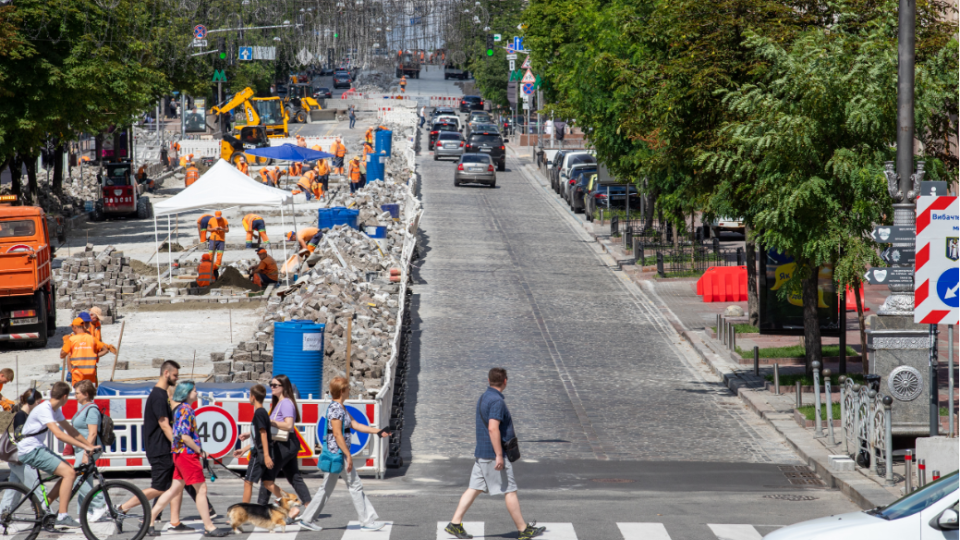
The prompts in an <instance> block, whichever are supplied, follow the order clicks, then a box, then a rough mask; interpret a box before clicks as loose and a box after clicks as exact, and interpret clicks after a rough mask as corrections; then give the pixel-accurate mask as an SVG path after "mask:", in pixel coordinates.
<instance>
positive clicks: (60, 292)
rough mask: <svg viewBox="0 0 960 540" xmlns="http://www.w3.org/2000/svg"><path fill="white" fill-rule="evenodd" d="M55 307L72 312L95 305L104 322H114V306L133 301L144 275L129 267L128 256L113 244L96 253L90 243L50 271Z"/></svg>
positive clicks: (85, 309)
mask: <svg viewBox="0 0 960 540" xmlns="http://www.w3.org/2000/svg"><path fill="white" fill-rule="evenodd" d="M53 279H54V284H55V287H56V291H57V307H58V308H64V309H71V310H72V311H73V313H74V316H75V315H76V314H78V313H80V312H81V311H87V310H89V309H90V308H92V307H94V306H97V307H99V308H100V309H101V311H102V312H103V314H104V319H105V320H104V323H105V324H110V323H111V322H113V317H114V316H115V315H116V312H117V308H119V307H120V306H122V305H123V304H124V303H132V301H133V299H134V298H136V297H137V293H138V291H140V289H141V288H142V287H143V278H142V277H140V276H139V275H137V273H136V272H134V271H133V269H132V268H130V259H129V258H127V257H124V256H123V252H122V251H117V250H116V249H115V248H114V247H113V246H107V247H106V248H104V250H103V251H101V252H100V253H97V252H96V251H94V250H93V244H87V246H86V248H85V249H84V250H83V251H82V252H78V253H75V254H73V255H72V256H70V257H67V258H64V259H63V263H62V265H61V266H60V268H57V269H55V270H54V271H53Z"/></svg>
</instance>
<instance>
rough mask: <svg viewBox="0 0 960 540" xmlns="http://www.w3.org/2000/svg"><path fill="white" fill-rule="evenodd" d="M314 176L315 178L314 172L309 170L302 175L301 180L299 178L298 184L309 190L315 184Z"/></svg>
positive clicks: (304, 189)
mask: <svg viewBox="0 0 960 540" xmlns="http://www.w3.org/2000/svg"><path fill="white" fill-rule="evenodd" d="M313 178H314V172H313V171H307V172H306V173H304V175H303V176H301V177H300V179H299V180H297V185H298V186H300V188H301V189H303V191H307V190H309V189H310V186H312V185H313Z"/></svg>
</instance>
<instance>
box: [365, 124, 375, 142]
mask: <svg viewBox="0 0 960 540" xmlns="http://www.w3.org/2000/svg"><path fill="white" fill-rule="evenodd" d="M363 142H366V143H370V144H371V145H372V144H373V126H370V127H368V128H367V132H366V133H364V134H363Z"/></svg>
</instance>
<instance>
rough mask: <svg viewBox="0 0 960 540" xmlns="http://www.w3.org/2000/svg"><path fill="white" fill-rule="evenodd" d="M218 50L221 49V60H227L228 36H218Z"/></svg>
mask: <svg viewBox="0 0 960 540" xmlns="http://www.w3.org/2000/svg"><path fill="white" fill-rule="evenodd" d="M217 50H218V51H220V54H219V56H220V59H221V60H226V59H227V40H226V38H223V37H218V38H217Z"/></svg>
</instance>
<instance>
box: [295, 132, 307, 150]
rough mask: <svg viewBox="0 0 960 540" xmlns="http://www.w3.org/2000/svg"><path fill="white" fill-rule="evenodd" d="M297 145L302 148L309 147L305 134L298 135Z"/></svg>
mask: <svg viewBox="0 0 960 540" xmlns="http://www.w3.org/2000/svg"><path fill="white" fill-rule="evenodd" d="M297 146H300V147H302V148H306V147H307V140H306V139H304V138H303V136H301V135H297Z"/></svg>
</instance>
